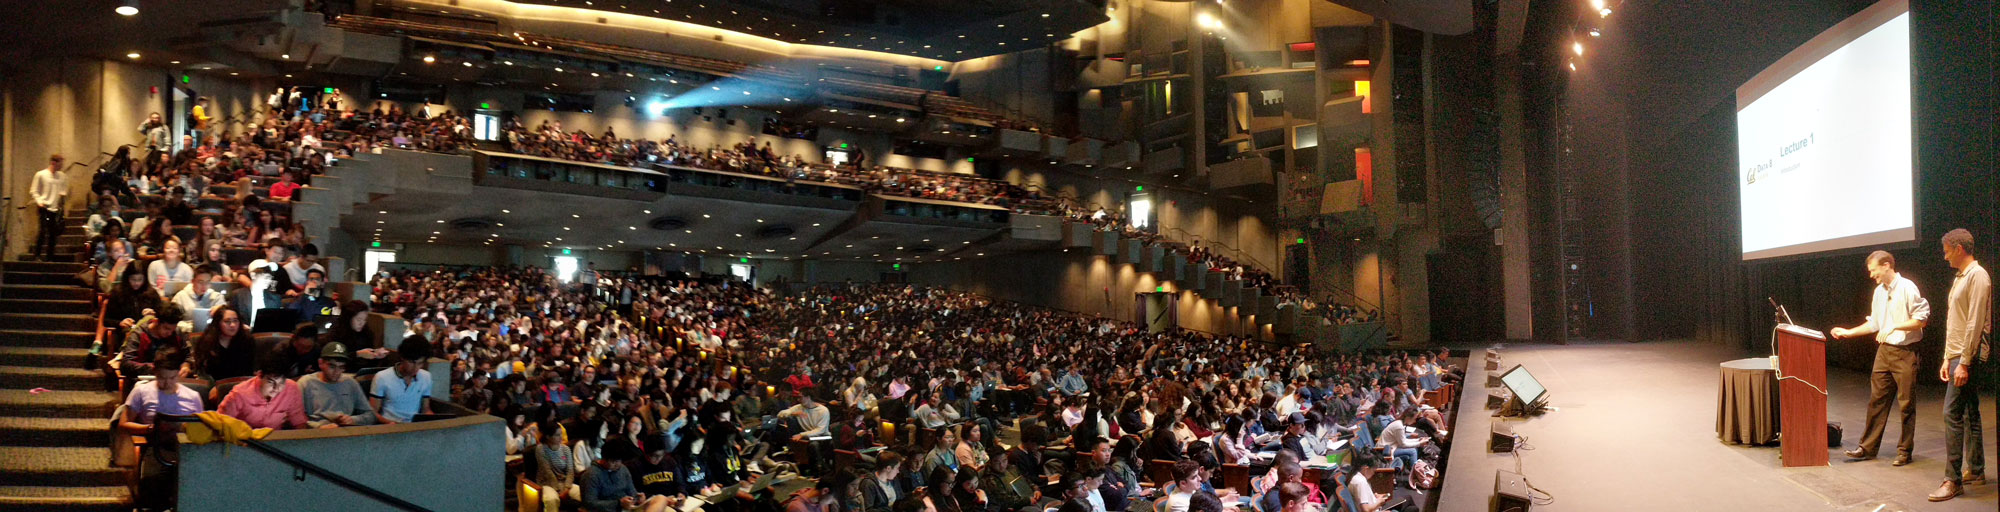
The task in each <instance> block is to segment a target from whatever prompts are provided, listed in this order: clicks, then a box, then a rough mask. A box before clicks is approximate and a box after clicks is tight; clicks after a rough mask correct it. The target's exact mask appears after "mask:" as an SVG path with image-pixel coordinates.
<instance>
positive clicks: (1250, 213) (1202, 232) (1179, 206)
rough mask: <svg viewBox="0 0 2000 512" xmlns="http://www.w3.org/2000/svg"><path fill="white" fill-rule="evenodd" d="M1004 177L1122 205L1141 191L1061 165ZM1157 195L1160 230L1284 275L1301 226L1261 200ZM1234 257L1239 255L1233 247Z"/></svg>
mask: <svg viewBox="0 0 2000 512" xmlns="http://www.w3.org/2000/svg"><path fill="white" fill-rule="evenodd" d="M1001 177H1002V179H1005V180H1006V181H1008V182H1011V183H1016V184H1020V185H1022V186H1026V187H1029V188H1035V189H1041V190H1042V191H1043V192H1044V193H1048V194H1053V195H1057V196H1062V197H1068V198H1072V199H1074V200H1076V201H1077V202H1079V203H1082V204H1085V205H1097V206H1102V207H1104V208H1106V209H1109V210H1112V211H1123V210H1124V208H1125V207H1126V205H1127V202H1128V201H1129V200H1130V198H1131V196H1132V194H1134V193H1138V192H1141V191H1140V190H1138V187H1140V186H1141V185H1137V184H1135V183H1133V182H1128V181H1124V180H1118V179H1112V178H1096V177H1089V176H1082V175H1078V174H1072V173H1068V172H1061V171H1048V170H1043V169H1038V168H1026V167H1018V166H1016V167H1012V168H1009V169H1006V170H1004V171H1002V174H1001ZM1143 192H1146V193H1148V194H1151V195H1152V198H1153V217H1154V220H1155V221H1156V222H1158V223H1159V232H1160V233H1161V234H1162V235H1165V236H1166V237H1167V238H1169V239H1172V240H1176V241H1187V240H1190V239H1196V238H1198V239H1200V240H1204V241H1213V242H1218V243H1221V244H1222V245H1226V246H1228V247H1230V248H1233V249H1236V250H1239V251H1242V254H1244V255H1247V256H1248V259H1250V260H1252V261H1254V262H1255V265H1256V266H1258V267H1261V268H1264V269H1266V270H1268V271H1270V272H1271V273H1272V274H1273V275H1280V276H1282V275H1283V273H1282V266H1283V265H1284V262H1283V261H1282V260H1283V258H1281V257H1280V256H1281V254H1282V247H1283V241H1284V240H1291V239H1294V238H1296V236H1297V234H1296V232H1293V231H1290V230H1285V229H1283V228H1280V227H1278V225H1277V223H1275V222H1272V221H1269V220H1266V219H1264V218H1263V217H1261V216H1259V215H1261V212H1260V210H1262V208H1261V207H1262V206H1266V205H1257V204H1249V203H1248V202H1246V201H1243V200H1240V199H1234V198H1225V197H1221V196H1216V195H1211V194H1208V193H1205V192H1200V191H1195V190H1190V189H1183V188H1171V189H1170V188H1161V187H1156V186H1147V187H1146V189H1145V190H1144V191H1143ZM1224 252H1230V251H1224ZM1231 257H1235V255H1234V253H1231Z"/></svg>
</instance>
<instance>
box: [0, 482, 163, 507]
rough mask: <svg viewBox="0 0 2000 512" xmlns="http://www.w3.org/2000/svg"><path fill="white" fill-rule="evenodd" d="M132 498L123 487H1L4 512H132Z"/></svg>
mask: <svg viewBox="0 0 2000 512" xmlns="http://www.w3.org/2000/svg"><path fill="white" fill-rule="evenodd" d="M131 508H132V494H131V491H130V490H128V489H126V488H125V486H123V485H107V486H101V487H0V512H14V511H24V512H25V511H30V510H32V511H45V510H62V511H67V512H99V511H102V512H110V511H115V510H130V509H131Z"/></svg>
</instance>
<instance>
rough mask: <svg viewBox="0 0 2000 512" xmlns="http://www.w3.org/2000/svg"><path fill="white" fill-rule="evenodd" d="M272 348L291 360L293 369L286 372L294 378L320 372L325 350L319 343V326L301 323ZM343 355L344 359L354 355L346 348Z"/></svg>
mask: <svg viewBox="0 0 2000 512" xmlns="http://www.w3.org/2000/svg"><path fill="white" fill-rule="evenodd" d="M343 347H345V345H343ZM271 350H272V351H273V352H277V353H279V354H282V355H283V356H284V357H285V360H287V361H290V362H291V363H290V365H291V369H290V370H287V371H286V372H285V373H286V374H287V375H291V376H292V378H299V377H304V376H306V375H310V374H312V373H314V372H318V371H320V364H319V360H320V357H321V356H322V353H323V350H324V349H322V348H321V347H320V343H319V326H317V325H313V324H304V323H302V324H299V325H298V326H297V327H295V328H293V329H292V335H291V337H289V338H286V339H285V341H282V342H279V343H278V344H277V345H276V346H273V347H271ZM341 355H342V357H343V361H345V360H347V359H349V358H352V357H353V356H352V355H350V354H348V353H347V352H346V351H345V350H344V349H343V351H342V353H341Z"/></svg>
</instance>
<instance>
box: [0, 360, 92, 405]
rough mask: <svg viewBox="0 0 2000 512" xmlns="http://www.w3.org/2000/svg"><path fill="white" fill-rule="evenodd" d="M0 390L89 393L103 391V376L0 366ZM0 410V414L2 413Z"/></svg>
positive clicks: (72, 370) (79, 370) (75, 370)
mask: <svg viewBox="0 0 2000 512" xmlns="http://www.w3.org/2000/svg"><path fill="white" fill-rule="evenodd" d="M79 366H80V365H79ZM0 388H7V389H34V388H42V389H51V390H59V391H90V390H101V389H104V374H103V373H101V372H98V371H96V370H85V369H83V368H80V367H76V368H49V367H45V366H0ZM4 412H5V410H4V409H0V413H4Z"/></svg>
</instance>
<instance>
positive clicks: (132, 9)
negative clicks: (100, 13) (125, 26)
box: [111, 0, 139, 16]
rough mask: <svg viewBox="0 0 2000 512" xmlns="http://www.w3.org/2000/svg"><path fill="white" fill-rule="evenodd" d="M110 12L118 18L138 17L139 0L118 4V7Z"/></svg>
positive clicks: (129, 0)
mask: <svg viewBox="0 0 2000 512" xmlns="http://www.w3.org/2000/svg"><path fill="white" fill-rule="evenodd" d="M111 12H115V13H118V15H119V16H138V15H139V0H125V1H124V2H121V3H119V4H118V7H115V8H112V9H111Z"/></svg>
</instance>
